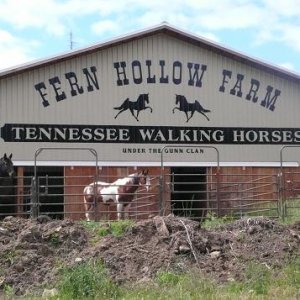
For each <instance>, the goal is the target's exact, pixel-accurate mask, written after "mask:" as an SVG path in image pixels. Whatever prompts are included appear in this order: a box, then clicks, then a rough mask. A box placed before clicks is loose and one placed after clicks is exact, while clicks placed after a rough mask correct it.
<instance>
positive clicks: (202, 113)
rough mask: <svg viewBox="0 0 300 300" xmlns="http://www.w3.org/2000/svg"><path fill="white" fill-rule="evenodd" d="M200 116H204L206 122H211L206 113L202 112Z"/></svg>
mask: <svg viewBox="0 0 300 300" xmlns="http://www.w3.org/2000/svg"><path fill="white" fill-rule="evenodd" d="M200 114H202V115H203V116H204V117H205V118H206V120H207V121H209V118H208V116H207V115H206V114H205V113H204V112H201V111H200Z"/></svg>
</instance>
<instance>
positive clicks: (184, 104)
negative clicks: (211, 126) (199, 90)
mask: <svg viewBox="0 0 300 300" xmlns="http://www.w3.org/2000/svg"><path fill="white" fill-rule="evenodd" d="M175 104H179V107H174V108H173V114H174V112H175V110H176V109H177V110H179V111H183V112H185V115H186V121H187V122H188V121H189V120H190V119H191V118H192V116H193V115H194V113H195V111H197V112H198V113H200V114H202V115H203V116H204V117H205V118H206V119H207V121H209V118H208V117H207V115H206V114H205V113H209V112H211V111H210V110H209V109H205V108H204V107H203V106H202V105H201V104H200V103H199V101H197V100H195V102H194V103H189V102H188V101H187V100H186V98H185V96H183V95H176V101H175ZM188 112H191V114H190V116H188Z"/></svg>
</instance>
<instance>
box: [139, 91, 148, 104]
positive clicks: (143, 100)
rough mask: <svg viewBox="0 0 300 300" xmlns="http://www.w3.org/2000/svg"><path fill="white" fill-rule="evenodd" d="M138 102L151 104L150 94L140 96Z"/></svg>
mask: <svg viewBox="0 0 300 300" xmlns="http://www.w3.org/2000/svg"><path fill="white" fill-rule="evenodd" d="M137 101H141V102H143V103H149V93H148V94H140V96H139V98H138V100H137Z"/></svg>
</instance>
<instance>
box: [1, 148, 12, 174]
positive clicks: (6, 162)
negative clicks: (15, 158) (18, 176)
mask: <svg viewBox="0 0 300 300" xmlns="http://www.w3.org/2000/svg"><path fill="white" fill-rule="evenodd" d="M11 158H12V154H10V156H7V155H6V153H5V154H4V156H3V157H2V158H1V159H0V177H11V178H12V177H13V176H14V174H15V171H14V165H13V163H12V160H11Z"/></svg>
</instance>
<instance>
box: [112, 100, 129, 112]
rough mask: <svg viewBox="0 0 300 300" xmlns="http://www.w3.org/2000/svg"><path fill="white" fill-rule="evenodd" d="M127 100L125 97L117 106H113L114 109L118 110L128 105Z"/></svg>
mask: <svg viewBox="0 0 300 300" xmlns="http://www.w3.org/2000/svg"><path fill="white" fill-rule="evenodd" d="M128 102H129V98H127V99H126V100H124V102H123V103H122V104H121V105H120V106H118V107H114V109H118V110H121V109H124V108H126V107H127V106H128Z"/></svg>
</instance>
